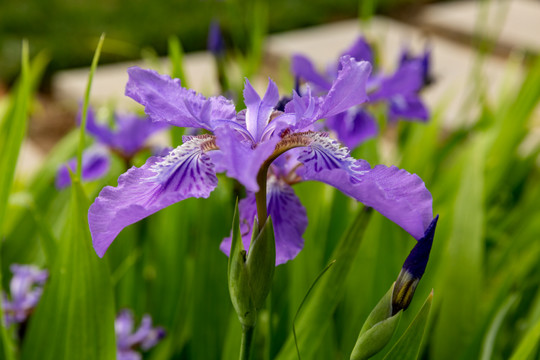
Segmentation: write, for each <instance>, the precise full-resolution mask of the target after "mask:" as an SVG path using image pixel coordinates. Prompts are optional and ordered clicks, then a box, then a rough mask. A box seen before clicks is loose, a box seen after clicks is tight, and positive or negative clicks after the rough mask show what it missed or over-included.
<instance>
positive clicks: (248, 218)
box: [220, 177, 308, 266]
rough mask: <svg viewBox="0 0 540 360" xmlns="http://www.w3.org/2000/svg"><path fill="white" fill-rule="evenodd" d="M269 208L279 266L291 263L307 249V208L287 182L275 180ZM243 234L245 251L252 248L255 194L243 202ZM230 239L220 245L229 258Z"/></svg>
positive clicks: (269, 189) (270, 191)
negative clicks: (305, 237) (305, 235)
mask: <svg viewBox="0 0 540 360" xmlns="http://www.w3.org/2000/svg"><path fill="white" fill-rule="evenodd" d="M267 190H268V197H267V207H268V209H267V210H268V215H269V216H271V217H272V224H273V226H274V235H275V241H276V266H277V265H280V264H283V263H285V262H287V261H289V260H292V259H294V258H295V257H296V255H298V253H299V252H300V250H302V248H303V247H304V239H303V238H302V235H303V234H304V231H305V230H306V228H307V224H308V219H307V214H306V209H305V208H304V206H303V205H302V203H301V202H300V199H298V197H297V196H296V194H295V193H294V191H293V189H292V188H291V187H290V186H289V185H288V184H286V183H285V182H283V181H281V180H278V179H276V178H274V177H272V178H270V179H269V181H268V189H267ZM238 208H239V212H240V232H241V234H242V243H243V244H244V248H245V249H249V245H250V242H251V236H252V233H253V222H254V221H255V218H256V216H257V204H256V202H255V195H254V194H253V193H251V194H250V195H248V197H246V198H244V199H242V200H240V202H239V204H238ZM230 248H231V238H230V237H228V238H225V239H224V240H223V242H222V243H221V245H220V249H221V251H223V252H224V253H225V254H227V255H229V252H230Z"/></svg>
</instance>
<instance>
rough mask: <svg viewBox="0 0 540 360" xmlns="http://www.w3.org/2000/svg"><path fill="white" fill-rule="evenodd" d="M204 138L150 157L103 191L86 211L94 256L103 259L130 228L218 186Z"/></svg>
mask: <svg viewBox="0 0 540 360" xmlns="http://www.w3.org/2000/svg"><path fill="white" fill-rule="evenodd" d="M207 141H208V139H207V138H193V139H192V140H190V141H188V142H186V143H184V144H183V145H181V146H179V147H178V148H176V149H175V150H173V151H171V152H170V153H169V155H167V156H166V157H164V158H159V157H151V158H149V159H148V160H147V161H146V164H144V165H143V166H142V167H141V168H136V167H132V168H131V169H129V170H128V171H127V173H125V174H123V175H121V176H120V178H119V179H118V186H117V187H112V186H107V187H105V188H104V189H103V190H102V191H101V193H100V194H99V196H98V197H97V198H96V200H95V202H94V203H93V204H92V205H91V206H90V209H89V211H88V223H89V225H90V232H91V234H92V242H93V245H94V249H95V250H96V253H97V254H98V255H99V256H100V257H102V256H103V255H104V254H105V251H106V250H107V248H108V247H109V246H110V244H111V243H112V242H113V240H114V238H115V237H116V236H117V235H118V234H119V233H120V231H122V229H124V228H125V227H126V226H128V225H131V224H133V223H135V222H137V221H139V220H141V219H143V218H145V217H147V216H149V215H151V214H153V213H155V212H156V211H159V210H161V209H163V208H165V207H167V206H169V205H172V204H174V203H177V202H179V201H182V200H184V199H187V198H190V197H195V198H200V197H202V198H207V197H208V196H209V195H210V193H211V192H212V190H214V188H215V187H216V185H217V177H216V175H215V172H214V165H213V164H212V162H211V161H210V157H209V156H208V155H207V154H206V153H204V152H203V149H202V148H203V147H204V146H205V143H206V142H207Z"/></svg>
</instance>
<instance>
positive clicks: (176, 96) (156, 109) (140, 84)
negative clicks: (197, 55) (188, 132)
mask: <svg viewBox="0 0 540 360" xmlns="http://www.w3.org/2000/svg"><path fill="white" fill-rule="evenodd" d="M128 74H129V81H128V83H127V85H126V95H127V96H129V97H131V98H132V99H134V100H135V101H137V102H139V103H140V104H142V105H144V107H145V112H146V114H148V115H149V116H150V118H151V119H152V120H153V121H155V122H165V123H168V124H171V125H175V126H180V127H193V128H203V129H207V130H212V129H213V128H214V125H213V121H214V120H234V119H235V117H236V110H235V107H234V104H233V103H232V102H231V101H230V100H228V99H226V98H224V97H222V96H218V97H210V98H208V99H207V98H205V97H204V96H203V95H201V94H197V93H196V92H195V91H193V90H189V89H186V88H183V87H182V86H181V85H180V80H179V79H171V78H170V77H169V76H168V75H160V74H158V73H157V72H156V71H153V70H144V69H141V68H138V67H131V68H129V69H128Z"/></svg>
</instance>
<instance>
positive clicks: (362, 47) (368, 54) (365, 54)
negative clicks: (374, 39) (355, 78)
mask: <svg viewBox="0 0 540 360" xmlns="http://www.w3.org/2000/svg"><path fill="white" fill-rule="evenodd" d="M344 55H349V56H351V57H353V58H354V59H355V60H356V61H367V62H369V63H370V64H372V65H373V51H372V50H371V46H370V45H369V43H368V42H367V41H366V38H365V37H363V36H359V37H358V38H357V39H356V41H355V42H354V43H353V44H352V45H351V47H349V48H348V49H347V50H345V51H344V52H343V54H341V56H344Z"/></svg>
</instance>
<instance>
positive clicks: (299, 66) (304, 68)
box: [291, 55, 332, 91]
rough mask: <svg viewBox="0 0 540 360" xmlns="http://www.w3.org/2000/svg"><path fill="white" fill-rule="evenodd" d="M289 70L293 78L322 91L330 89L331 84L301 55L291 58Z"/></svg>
mask: <svg viewBox="0 0 540 360" xmlns="http://www.w3.org/2000/svg"><path fill="white" fill-rule="evenodd" d="M291 68H292V73H293V74H294V75H295V76H297V77H300V78H302V79H303V80H305V81H307V82H309V83H311V84H313V85H315V86H317V87H318V88H319V89H320V90H322V91H328V90H330V88H331V87H332V83H331V82H330V81H328V80H327V79H326V78H325V77H324V76H322V75H321V74H320V73H319V72H318V71H317V70H316V69H315V66H314V65H313V63H312V62H311V60H309V59H308V58H307V57H305V56H303V55H294V56H293V57H292V60H291Z"/></svg>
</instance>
